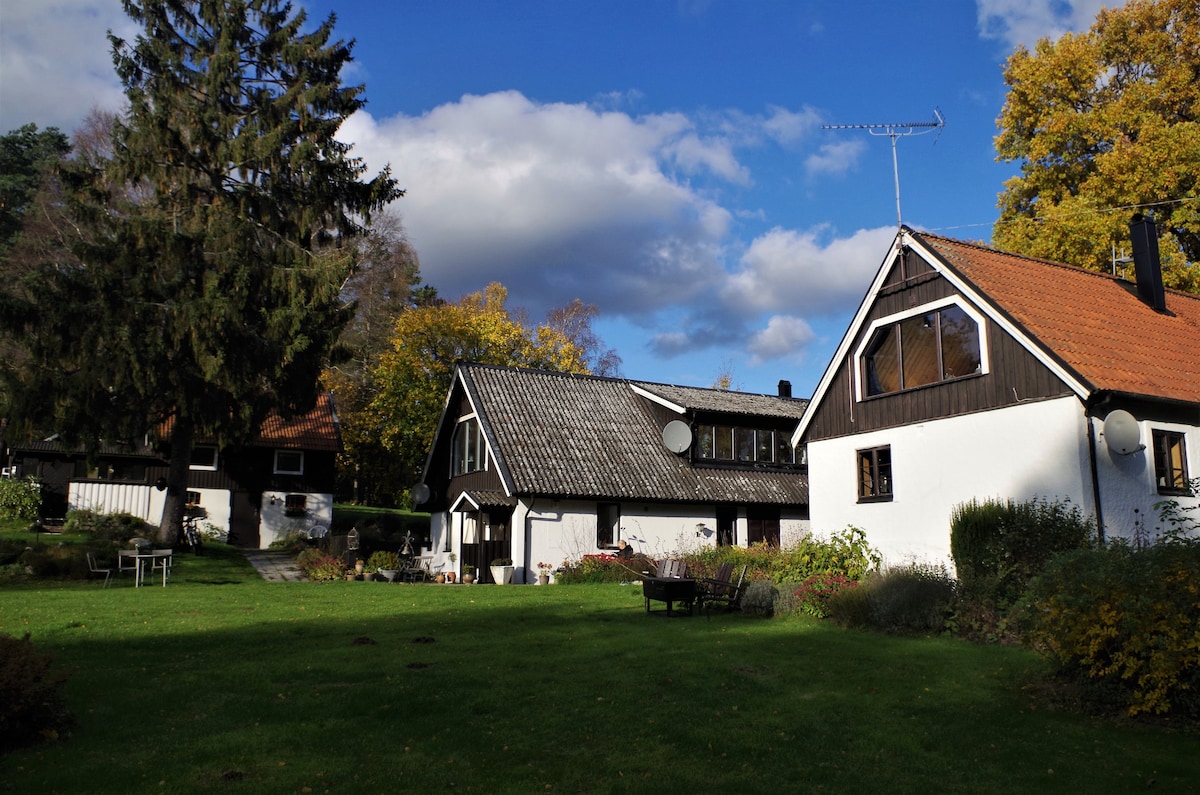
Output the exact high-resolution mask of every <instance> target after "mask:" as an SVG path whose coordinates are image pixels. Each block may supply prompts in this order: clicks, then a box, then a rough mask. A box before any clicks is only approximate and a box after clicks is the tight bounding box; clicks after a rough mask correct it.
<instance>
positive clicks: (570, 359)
mask: <svg viewBox="0 0 1200 795" xmlns="http://www.w3.org/2000/svg"><path fill="white" fill-rule="evenodd" d="M507 299H508V290H507V289H506V288H505V287H504V285H502V284H499V283H496V282H494V283H492V284H490V285H488V286H487V288H485V289H484V290H483V291H482V292H477V293H471V294H470V295H467V296H464V297H463V298H461V299H459V300H458V301H457V302H444V301H435V302H432V303H430V304H428V305H425V306H417V307H414V308H412V309H408V310H406V311H404V312H402V313H401V314H400V315H399V316H398V317H397V319H396V323H395V326H394V328H393V332H392V338H391V349H390V350H388V351H387V352H386V353H384V354H383V355H382V356H381V357H380V362H379V366H378V367H377V368H376V369H375V371H374V383H375V387H376V394H375V398H374V400H372V401H371V403H370V404H369V406H368V407H367V408H366V410H365V411H366V413H367V414H369V415H370V419H371V423H372V425H373V432H374V433H375V434H376V435H377V438H378V439H379V441H380V443H382V444H383V446H384V447H385V448H386V449H387V450H389V451H390V452H392V453H393V454H394V455H395V456H396V457H397V459H398V465H399V467H400V469H401V470H402V471H403V472H404V474H405V477H406V483H407V485H409V486H411V485H413V484H415V483H416V482H417V481H418V479H419V478H420V474H421V469H422V467H423V466H424V463H425V457H426V454H427V453H428V451H429V446H430V444H431V443H432V441H433V432H434V429H435V426H436V424H437V420H438V417H439V416H440V415H441V411H442V406H443V404H444V403H445V400H446V392H447V390H448V388H449V386H450V379H451V377H452V375H453V372H454V366H455V364H456V363H458V362H478V363H480V364H495V365H511V366H518V367H531V368H537V369H542V370H554V371H557V372H564V373H589V372H591V369H590V367H589V363H588V351H586V350H585V349H584V347H582V346H580V345H578V344H576V343H575V342H574V341H573V340H572V338H571V336H570V335H569V334H568V333H567V332H566V331H564V330H562V329H560V328H555V327H554V326H553V325H552V324H551V323H550V322H547V323H545V324H541V325H538V326H534V327H531V326H529V325H528V324H527V323H526V322H525V319H524V317H523V313H521V312H516V311H510V310H509V309H508V308H507V307H506V306H505V303H506V301H507Z"/></svg>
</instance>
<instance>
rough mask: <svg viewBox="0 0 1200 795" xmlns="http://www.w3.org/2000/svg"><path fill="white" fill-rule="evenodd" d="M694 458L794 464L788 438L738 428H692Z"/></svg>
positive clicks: (786, 434) (763, 430)
mask: <svg viewBox="0 0 1200 795" xmlns="http://www.w3.org/2000/svg"><path fill="white" fill-rule="evenodd" d="M696 440H697V444H696V458H698V459H700V460H702V461H730V462H735V463H739V464H783V465H788V464H792V463H793V462H794V455H793V451H792V444H791V434H790V433H789V432H788V431H781V430H772V429H768V428H750V427H744V426H738V425H699V426H697V428H696Z"/></svg>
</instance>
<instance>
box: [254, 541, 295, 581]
mask: <svg viewBox="0 0 1200 795" xmlns="http://www.w3.org/2000/svg"><path fill="white" fill-rule="evenodd" d="M242 552H243V554H245V556H246V560H248V561H250V563H251V565H253V566H254V568H255V569H257V570H258V573H259V574H261V575H262V578H263V579H264V580H267V581H268V582H300V581H302V580H305V579H306V578H305V576H304V575H303V574H301V573H300V569H299V568H298V567H297V566H296V560H295V558H293V557H292V556H291V555H290V554H289V553H287V552H284V551H282V550H276V549H244V550H242Z"/></svg>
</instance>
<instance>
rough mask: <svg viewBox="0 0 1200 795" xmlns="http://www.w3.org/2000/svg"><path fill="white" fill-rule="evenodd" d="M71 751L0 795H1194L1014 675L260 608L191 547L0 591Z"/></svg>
mask: <svg viewBox="0 0 1200 795" xmlns="http://www.w3.org/2000/svg"><path fill="white" fill-rule="evenodd" d="M0 631H2V632H7V633H10V634H14V635H21V634H23V633H25V632H30V633H32V636H33V640H34V642H35V644H37V646H38V647H39V648H41V649H45V650H49V651H52V652H53V653H54V654H55V655H56V657H57V659H58V661H59V664H60V665H61V666H63V667H67V668H69V669H70V670H71V671H72V676H71V680H70V685H69V697H70V702H71V705H72V707H73V709H74V711H75V713H76V714H77V716H78V719H79V725H78V727H77V729H76V730H75V731H74V733H73V734H72V735H71V736H70V737H67V738H63V739H60V740H59V741H57V742H53V743H49V744H43V745H41V746H38V747H36V748H32V749H28V750H23V751H20V752H17V753H15V754H11V755H9V756H7V757H5V758H3V759H0V791H11V792H22V793H35V792H36V793H47V792H61V793H78V792H89V793H91V792H121V793H125V792H155V793H169V792H222V793H227V792H234V793H238V792H245V793H279V792H343V793H348V792H354V793H357V792H372V793H375V792H378V793H386V792H431V791H437V790H440V791H447V790H453V791H460V792H480V793H509V792H512V793H530V792H589V793H592V792H596V793H605V792H655V793H666V792H669V793H676V792H737V793H747V792H748V793H757V792H762V793H774V794H776V795H777V794H778V793H783V792H788V793H792V792H831V793H849V792H870V791H874V792H887V793H921V794H922V795H928V793H932V792H971V793H1028V792H1039V793H1040V792H1063V793H1081V792H1106V793H1107V792H1124V791H1139V790H1145V789H1147V788H1150V789H1152V790H1153V791H1157V792H1190V791H1194V788H1195V787H1196V786H1197V782H1198V781H1200V756H1198V755H1197V747H1198V743H1197V737H1196V736H1195V735H1194V734H1191V735H1188V734H1186V733H1176V732H1172V731H1169V730H1166V729H1163V728H1160V727H1152V726H1145V725H1122V724H1117V723H1113V722H1106V721H1100V720H1097V719H1093V718H1088V717H1083V716H1080V715H1076V714H1071V713H1069V712H1065V711H1062V710H1056V709H1052V708H1050V707H1049V705H1047V704H1044V703H1039V700H1038V699H1037V698H1036V697H1035V695H1034V694H1035V693H1036V692H1038V690H1037V688H1035V687H1031V686H1030V685H1032V684H1033V683H1034V682H1035V681H1036V679H1037V676H1038V675H1039V674H1040V673H1041V672H1042V670H1043V669H1042V665H1041V663H1040V662H1039V661H1038V659H1037V658H1036V657H1034V656H1033V655H1032V654H1030V653H1028V652H1026V651H1023V650H1019V649H1006V648H997V647H981V646H975V645H971V644H968V643H964V642H959V641H955V640H949V639H906V638H893V637H885V636H879V635H873V634H860V633H853V632H845V631H841V630H839V629H837V628H836V627H833V626H831V625H829V624H827V623H820V622H816V621H811V620H807V619H783V620H767V619H757V618H749V617H746V616H742V615H739V614H731V615H724V614H716V613H714V615H713V616H712V617H711V618H705V617H695V618H690V619H687V618H683V619H670V620H667V619H663V618H658V617H648V616H647V615H646V614H645V613H644V611H643V603H642V600H641V596H640V590H639V589H638V588H637V587H631V586H616V585H608V586H599V585H597V586H551V587H519V586H510V587H496V586H461V585H458V586H437V585H399V584H392V585H389V584H383V583H365V582H336V583H329V584H315V583H266V582H263V581H261V580H257V579H255V577H254V575H253V573H252V572H251V571H250V570H249V568H248V566H247V565H246V564H245V562H244V560H242V559H241V557H240V554H239V553H237V552H236V551H234V550H231V549H229V548H227V547H222V546H220V545H210V547H209V548H208V552H207V554H205V555H204V556H201V557H193V556H189V555H181V556H178V557H177V563H176V568H175V572H174V575H173V580H172V584H171V585H170V587H168V588H166V589H164V588H162V587H148V588H142V589H134V588H133V587H131V585H130V584H129V581H128V580H125V581H124V582H122V583H120V584H119V585H117V586H116V587H112V588H109V589H102V588H101V587H100V585H99V582H98V581H93V582H91V583H87V584H85V583H78V582H77V583H56V584H50V585H43V586H34V585H28V584H12V583H10V584H6V585H4V586H3V587H0Z"/></svg>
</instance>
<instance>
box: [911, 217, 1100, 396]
mask: <svg viewBox="0 0 1200 795" xmlns="http://www.w3.org/2000/svg"><path fill="white" fill-rule="evenodd" d="M905 237H906V239H907V240H908V245H909V248H911V249H913V250H914V251H919V252H920V253H921V258H922V259H924V260H925V261H926V262H928V263H929V264H930V265H931V266H932V267H933V269H934V270H936V271H937V272H938V273H940V274H941V275H942V276H943V277H945V279H946V281H948V282H950V283H951V284H952V285H954V287H955V289H957V290H958V291H959V292H960V293H962V294H963V295H964V296H966V297H967V299H968V300H970V301H971V302H972V303H973V304H975V305H976V306H978V307H979V308H980V309H982V310H983V312H984V314H986V315H987V316H988V317H989V318H991V319H992V321H993V322H994V323H995V324H996V325H998V326H999V327H1000V328H1002V329H1004V330H1005V331H1007V332H1008V333H1009V334H1010V335H1011V336H1012V337H1013V339H1015V340H1016V341H1017V342H1019V343H1020V344H1021V347H1022V348H1024V349H1025V350H1027V351H1029V353H1031V354H1033V357H1034V358H1035V359H1037V360H1038V361H1039V362H1041V363H1042V364H1043V365H1044V366H1045V367H1046V368H1047V369H1048V370H1050V372H1052V373H1054V374H1055V375H1056V376H1058V378H1060V379H1061V380H1062V381H1063V382H1064V383H1066V385H1067V386H1069V387H1070V388H1071V391H1072V392H1074V393H1075V394H1076V396H1078V397H1079V399H1080V400H1087V398H1088V396H1089V395H1091V393H1092V390H1091V389H1090V388H1089V387H1088V386H1087V385H1085V384H1084V383H1083V382H1082V381H1080V380H1079V379H1078V378H1077V377H1076V376H1075V375H1074V374H1073V373H1071V372H1070V371H1069V370H1067V369H1066V368H1065V367H1063V366H1062V365H1061V364H1059V363H1058V362H1057V361H1055V360H1054V359H1053V358H1051V357H1050V355H1049V354H1047V353H1046V352H1045V351H1044V350H1043V349H1042V347H1041V346H1040V345H1037V344H1035V343H1034V341H1033V338H1032V337H1030V336H1029V335H1028V334H1027V333H1025V332H1024V331H1023V330H1021V329H1019V328H1018V327H1017V326H1015V325H1014V324H1013V323H1012V321H1010V320H1009V319H1008V318H1007V317H1005V316H1004V315H1003V314H1002V313H1001V312H999V311H998V310H997V309H996V307H995V306H994V305H993V304H992V303H991V302H990V301H988V300H987V299H985V298H984V297H983V296H982V295H980V294H979V292H978V291H976V290H975V288H974V287H973V286H972V285H971V284H969V283H968V282H965V281H963V280H962V279H960V278H959V277H958V275H957V274H955V273H953V272H951V271H949V270H947V269H945V268H944V267H942V260H941V258H940V257H938V256H937V255H936V254H934V253H933V252H931V251H930V250H929V249H927V248H925V247H924V246H922V245H920V244H919V243H918V242H917V241H916V240H915V239H914V238H912V237H911V236H910V235H908V234H907V233H906V234H905Z"/></svg>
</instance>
